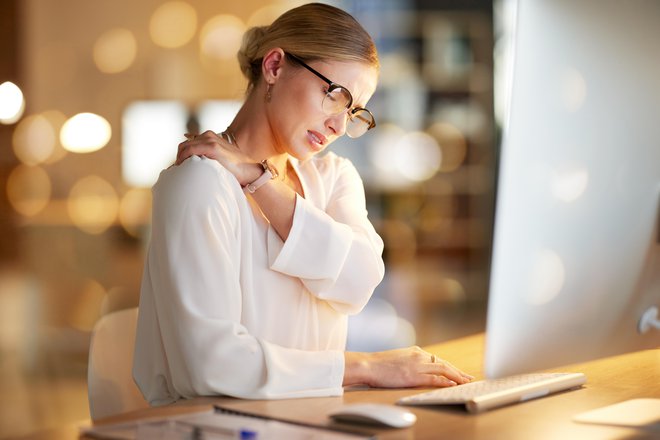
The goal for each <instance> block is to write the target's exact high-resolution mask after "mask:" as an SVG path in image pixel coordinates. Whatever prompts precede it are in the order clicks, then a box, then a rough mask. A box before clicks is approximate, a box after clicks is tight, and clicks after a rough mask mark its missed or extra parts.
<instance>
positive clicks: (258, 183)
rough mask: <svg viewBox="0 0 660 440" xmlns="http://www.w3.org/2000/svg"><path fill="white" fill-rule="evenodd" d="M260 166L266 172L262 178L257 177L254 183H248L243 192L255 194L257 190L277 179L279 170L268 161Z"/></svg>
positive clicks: (263, 161)
mask: <svg viewBox="0 0 660 440" xmlns="http://www.w3.org/2000/svg"><path fill="white" fill-rule="evenodd" d="M259 165H261V166H262V167H263V169H264V172H263V173H261V176H259V177H257V180H255V181H254V182H251V183H248V184H247V185H245V186H244V187H243V191H247V192H249V193H250V194H254V192H255V191H256V190H258V189H259V188H261V187H262V186H263V185H264V184H265V183H266V182H268V181H269V180H271V179H274V178H276V177H277V176H278V175H279V173H278V172H277V169H275V167H274V166H272V165H271V164H270V163H269V162H268V161H267V160H265V159H264V160H262V161H261V162H260V163H259Z"/></svg>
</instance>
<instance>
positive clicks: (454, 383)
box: [449, 380, 458, 387]
mask: <svg viewBox="0 0 660 440" xmlns="http://www.w3.org/2000/svg"><path fill="white" fill-rule="evenodd" d="M456 385H458V384H457V383H456V382H454V381H453V380H450V381H449V386H452V387H454V386H456Z"/></svg>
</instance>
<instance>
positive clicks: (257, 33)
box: [237, 26, 268, 83]
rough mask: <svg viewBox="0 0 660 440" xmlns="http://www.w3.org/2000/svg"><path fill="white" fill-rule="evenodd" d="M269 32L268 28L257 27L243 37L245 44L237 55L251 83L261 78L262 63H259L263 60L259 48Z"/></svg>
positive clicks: (249, 30) (239, 63) (246, 32)
mask: <svg viewBox="0 0 660 440" xmlns="http://www.w3.org/2000/svg"><path fill="white" fill-rule="evenodd" d="M267 32H268V26H255V27H251V28H250V29H248V30H247V31H245V34H244V35H243V42H242V44H241V48H240V49H239V51H238V54H237V56H238V65H239V66H240V68H241V72H243V75H245V77H246V78H247V79H248V81H249V82H250V83H252V82H254V81H256V79H257V78H258V77H259V70H260V68H261V65H260V63H257V61H259V60H260V59H261V56H260V55H259V48H260V47H261V44H262V41H263V39H264V36H265V35H266V33H267ZM255 69H256V71H255Z"/></svg>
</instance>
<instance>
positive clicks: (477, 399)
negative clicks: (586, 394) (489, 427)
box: [397, 373, 587, 413]
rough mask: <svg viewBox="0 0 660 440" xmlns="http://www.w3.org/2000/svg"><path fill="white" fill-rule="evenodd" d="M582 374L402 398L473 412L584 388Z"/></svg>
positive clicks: (528, 378) (491, 383)
mask: <svg viewBox="0 0 660 440" xmlns="http://www.w3.org/2000/svg"><path fill="white" fill-rule="evenodd" d="M586 381H587V378H586V376H585V375H584V374H582V373H533V374H522V375H518V376H510V377H505V378H502V379H491V380H480V381H476V382H470V383H466V384H463V385H457V386H454V387H449V388H438V389H435V390H433V391H427V392H424V393H419V394H414V395H411V396H407V397H404V398H402V399H400V400H399V401H398V402H397V403H399V404H401V405H465V407H466V408H467V410H468V411H469V412H471V413H478V412H481V411H486V410H488V409H491V408H496V407H499V406H503V405H508V404H510V403H516V402H524V401H525V400H530V399H535V398H537V397H542V396H545V395H548V394H552V393H556V392H559V391H564V390H568V389H571V388H576V387H580V386H582V385H583V384H584V383H585V382H586Z"/></svg>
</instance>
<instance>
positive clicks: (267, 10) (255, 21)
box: [247, 2, 295, 28]
mask: <svg viewBox="0 0 660 440" xmlns="http://www.w3.org/2000/svg"><path fill="white" fill-rule="evenodd" d="M292 7H295V5H294V6H291V5H289V4H286V3H284V2H281V3H276V4H272V5H266V6H263V7H261V8H259V9H257V10H256V11H254V12H253V13H252V15H250V17H249V18H248V20H247V27H248V28H250V27H254V26H268V25H270V24H271V23H272V22H274V21H275V19H277V18H278V17H279V16H280V15H282V14H283V13H284V12H286V11H288V10H289V9H291V8H292Z"/></svg>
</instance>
